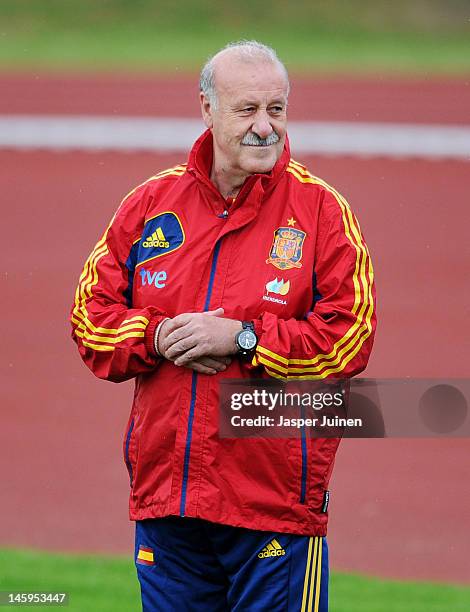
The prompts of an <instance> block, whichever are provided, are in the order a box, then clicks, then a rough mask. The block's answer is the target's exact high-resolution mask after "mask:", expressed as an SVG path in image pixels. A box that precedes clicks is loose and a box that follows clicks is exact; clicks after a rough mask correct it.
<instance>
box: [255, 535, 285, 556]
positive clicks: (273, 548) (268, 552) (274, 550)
mask: <svg viewBox="0 0 470 612" xmlns="http://www.w3.org/2000/svg"><path fill="white" fill-rule="evenodd" d="M285 554H286V551H285V550H284V549H283V548H282V546H281V545H280V544H279V542H278V541H277V540H276V538H274V539H273V540H271V542H269V544H267V545H266V546H265V547H264V548H263V550H262V551H261V552H259V553H258V557H259V558H260V559H265V558H266V557H282V555H285Z"/></svg>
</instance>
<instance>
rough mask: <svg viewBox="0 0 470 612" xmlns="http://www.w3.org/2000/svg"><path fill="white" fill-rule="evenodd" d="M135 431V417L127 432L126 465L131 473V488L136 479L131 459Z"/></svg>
mask: <svg viewBox="0 0 470 612" xmlns="http://www.w3.org/2000/svg"><path fill="white" fill-rule="evenodd" d="M133 429H134V417H132V421H131V424H130V425H129V429H128V430H127V436H126V448H125V456H126V465H127V470H128V472H129V479H130V484H131V487H132V481H133V479H134V472H133V469H132V463H131V460H130V458H129V444H130V442H131V435H132V431H133Z"/></svg>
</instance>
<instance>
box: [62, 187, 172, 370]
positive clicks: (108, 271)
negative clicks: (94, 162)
mask: <svg viewBox="0 0 470 612" xmlns="http://www.w3.org/2000/svg"><path fill="white" fill-rule="evenodd" d="M147 204H148V190H147V188H146V187H145V186H143V187H141V188H138V189H136V190H135V191H134V192H131V193H130V194H129V195H128V196H127V197H126V198H125V199H124V200H123V202H122V204H121V206H120V207H119V209H118V211H117V212H116V214H115V215H114V217H113V219H112V221H111V223H110V224H109V226H108V228H107V229H106V231H105V233H104V235H103V237H102V238H101V240H99V242H98V243H97V244H96V246H95V248H94V249H93V251H92V253H91V255H90V256H89V257H88V259H87V261H86V263H85V266H84V268H83V271H82V274H81V276H80V279H79V283H78V287H77V290H76V293H75V300H74V304H73V306H72V312H71V323H72V338H73V339H74V340H75V342H76V343H77V345H78V350H79V352H80V355H81V357H82V359H83V361H84V362H85V364H86V365H87V366H88V367H89V368H90V370H91V371H92V372H93V373H94V374H95V375H96V376H98V378H104V379H107V380H111V381H114V382H121V381H123V380H127V379H129V378H132V377H133V376H136V375H137V374H140V373H143V372H148V371H149V370H152V369H153V368H155V367H156V365H157V363H158V362H159V359H158V358H157V355H156V353H155V350H154V347H153V336H154V332H155V328H156V326H157V325H158V323H160V321H162V320H163V318H164V317H165V313H164V312H162V311H160V310H159V309H158V308H156V307H152V306H149V307H147V308H132V283H133V276H134V267H135V261H134V260H135V254H136V250H137V241H138V238H139V237H140V235H141V232H142V228H143V225H144V217H145V210H146V209H147ZM133 245H135V246H134V248H133Z"/></svg>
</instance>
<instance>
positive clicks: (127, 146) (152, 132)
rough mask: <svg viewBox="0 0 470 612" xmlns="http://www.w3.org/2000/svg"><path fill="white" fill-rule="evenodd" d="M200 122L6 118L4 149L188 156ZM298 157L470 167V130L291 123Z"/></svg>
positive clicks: (0, 131) (2, 119)
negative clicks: (445, 161)
mask: <svg viewBox="0 0 470 612" xmlns="http://www.w3.org/2000/svg"><path fill="white" fill-rule="evenodd" d="M203 130H204V125H203V123H202V121H200V120H199V119H183V118H177V117H158V118H147V117H146V118H143V117H106V116H103V117H99V116H85V115H84V116H68V115H63V116H54V115H52V116H45V115H37V116H36V115H0V148H3V149H23V150H30V149H43V150H44V149H45V150H53V151H67V150H82V151H96V150H108V151H155V152H170V151H175V152H180V151H181V152H187V151H188V150H189V148H190V147H191V145H192V143H193V142H194V141H195V140H196V138H197V137H198V136H199V135H200V134H201V133H202V131H203ZM288 133H289V138H290V142H291V149H292V151H293V153H294V154H296V153H310V154H317V155H353V156H380V157H392V158H403V157H419V158H425V159H439V158H456V159H464V160H467V161H470V125H462V126H458V125H418V124H405V123H359V122H357V123H356V122H354V123H352V122H333V121H290V122H289V127H288Z"/></svg>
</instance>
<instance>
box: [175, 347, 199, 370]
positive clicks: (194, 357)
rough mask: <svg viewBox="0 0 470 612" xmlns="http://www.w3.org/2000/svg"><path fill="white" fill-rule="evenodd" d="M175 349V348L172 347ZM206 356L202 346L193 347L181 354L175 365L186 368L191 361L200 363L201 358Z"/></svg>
mask: <svg viewBox="0 0 470 612" xmlns="http://www.w3.org/2000/svg"><path fill="white" fill-rule="evenodd" d="M172 348H173V347H172ZM203 356H204V352H203V349H201V346H200V345H196V346H193V348H191V349H189V350H188V351H185V352H184V353H182V354H180V355H179V356H178V357H177V358H176V359H175V360H174V362H175V365H177V366H184V365H186V364H188V363H189V362H190V361H198V360H199V359H200V358H201V357H203Z"/></svg>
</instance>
